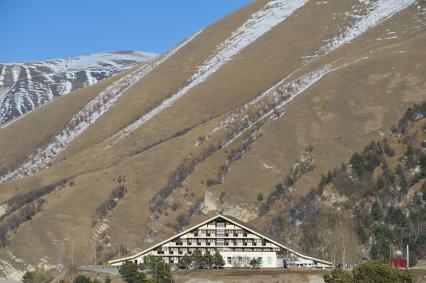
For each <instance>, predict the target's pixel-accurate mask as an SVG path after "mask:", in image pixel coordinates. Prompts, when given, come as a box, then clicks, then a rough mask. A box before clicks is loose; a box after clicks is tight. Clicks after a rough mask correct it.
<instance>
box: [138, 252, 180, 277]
mask: <svg viewBox="0 0 426 283" xmlns="http://www.w3.org/2000/svg"><path fill="white" fill-rule="evenodd" d="M143 268H144V269H145V270H149V272H150V277H151V280H154V282H166V280H170V279H171V278H172V273H171V271H170V266H169V265H168V264H166V263H165V262H164V260H163V259H162V258H161V257H158V256H152V255H149V256H145V257H144V258H143ZM138 282H139V281H138ZM167 282H168V281H167Z"/></svg>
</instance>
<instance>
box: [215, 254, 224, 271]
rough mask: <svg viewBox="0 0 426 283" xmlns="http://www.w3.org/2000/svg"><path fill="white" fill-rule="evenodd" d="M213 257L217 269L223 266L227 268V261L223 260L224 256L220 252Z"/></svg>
mask: <svg viewBox="0 0 426 283" xmlns="http://www.w3.org/2000/svg"><path fill="white" fill-rule="evenodd" d="M213 257H214V266H215V268H222V267H223V266H225V261H224V260H223V257H222V255H221V254H220V253H219V252H218V251H216V252H215V253H214V256H213Z"/></svg>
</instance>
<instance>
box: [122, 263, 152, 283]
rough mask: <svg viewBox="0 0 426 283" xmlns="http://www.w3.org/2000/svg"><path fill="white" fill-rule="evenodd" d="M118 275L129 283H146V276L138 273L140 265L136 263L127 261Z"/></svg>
mask: <svg viewBox="0 0 426 283" xmlns="http://www.w3.org/2000/svg"><path fill="white" fill-rule="evenodd" d="M118 273H119V274H120V276H121V278H123V280H124V281H126V282H128V283H141V282H146V280H145V274H144V273H142V272H139V271H138V265H137V264H136V263H133V262H130V261H126V262H125V263H123V264H122V265H120V268H119V269H118Z"/></svg>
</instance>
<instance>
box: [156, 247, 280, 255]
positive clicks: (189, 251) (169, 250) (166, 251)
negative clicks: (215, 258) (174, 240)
mask: <svg viewBox="0 0 426 283" xmlns="http://www.w3.org/2000/svg"><path fill="white" fill-rule="evenodd" d="M196 250H201V251H202V252H203V253H206V252H210V253H212V254H213V253H215V252H216V250H219V251H236V252H272V251H277V249H274V248H218V249H216V248H185V249H184V248H166V247H164V248H163V249H161V248H158V249H156V250H155V251H156V252H157V254H158V255H185V254H192V253H193V252H194V251H196Z"/></svg>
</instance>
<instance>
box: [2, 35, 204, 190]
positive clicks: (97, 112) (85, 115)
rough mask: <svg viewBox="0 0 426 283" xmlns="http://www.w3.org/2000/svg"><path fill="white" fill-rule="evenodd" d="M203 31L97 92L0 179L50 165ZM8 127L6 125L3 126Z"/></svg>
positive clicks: (23, 174) (30, 172)
mask: <svg viewBox="0 0 426 283" xmlns="http://www.w3.org/2000/svg"><path fill="white" fill-rule="evenodd" d="M201 32H202V31H199V32H197V33H196V34H194V35H193V36H191V37H190V38H188V39H187V40H186V41H184V42H183V43H181V44H179V45H178V46H176V47H175V48H173V49H171V50H170V51H168V52H166V53H165V54H163V55H161V56H159V57H157V58H155V59H153V60H151V61H149V62H147V63H146V64H144V65H143V66H141V67H140V68H138V69H136V70H135V71H133V72H132V73H130V74H128V75H127V76H124V77H122V78H121V79H119V80H117V81H115V82H114V83H113V84H111V85H110V86H108V87H107V88H106V89H105V90H104V91H102V92H101V93H100V94H98V95H97V96H96V97H95V98H94V99H93V100H92V101H90V102H89V103H88V104H87V105H86V106H85V107H83V108H82V109H81V110H80V111H79V112H77V113H76V114H75V115H74V116H73V117H72V119H71V120H70V121H69V122H68V124H67V125H66V126H65V128H64V129H63V130H62V131H61V132H60V133H59V134H57V135H55V136H54V137H53V138H52V139H51V140H50V142H49V143H47V144H46V145H44V146H42V147H40V148H38V149H37V150H36V152H35V153H33V154H32V155H30V156H28V157H27V158H26V160H24V161H23V163H22V164H21V165H20V166H19V167H18V168H17V169H14V170H11V171H10V172H9V173H7V174H5V175H3V176H1V177H0V182H5V181H7V180H10V179H13V178H17V177H22V176H26V175H31V174H34V173H36V172H37V171H39V170H40V169H42V168H44V167H46V166H47V165H49V164H50V163H51V162H52V161H53V160H54V159H55V157H56V156H57V155H58V154H59V153H60V152H62V151H63V150H64V149H65V148H66V147H67V146H68V145H69V144H70V143H71V142H72V141H73V140H74V139H76V138H77V137H78V136H80V135H81V134H82V133H83V132H84V131H85V130H86V129H87V128H88V127H89V126H90V125H92V124H93V123H94V122H95V121H96V120H97V119H99V118H100V117H101V116H102V115H103V114H104V113H105V112H107V111H108V110H109V109H110V108H111V106H112V105H113V104H114V102H115V101H116V100H117V99H118V98H119V97H121V96H122V95H123V94H124V93H125V91H126V90H128V89H129V88H130V87H132V86H133V85H134V84H135V83H136V82H137V81H139V80H140V79H142V78H143V77H145V76H146V75H147V74H149V73H150V72H151V71H152V70H154V69H155V68H156V67H157V66H158V65H160V64H161V63H163V62H164V61H166V60H167V59H168V58H169V57H170V56H172V55H173V54H175V53H176V52H177V51H178V50H179V49H181V48H182V47H183V46H185V45H186V44H187V43H188V42H190V41H191V40H192V39H194V38H195V37H196V36H197V35H198V34H200V33H201ZM6 126H7V125H6Z"/></svg>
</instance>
